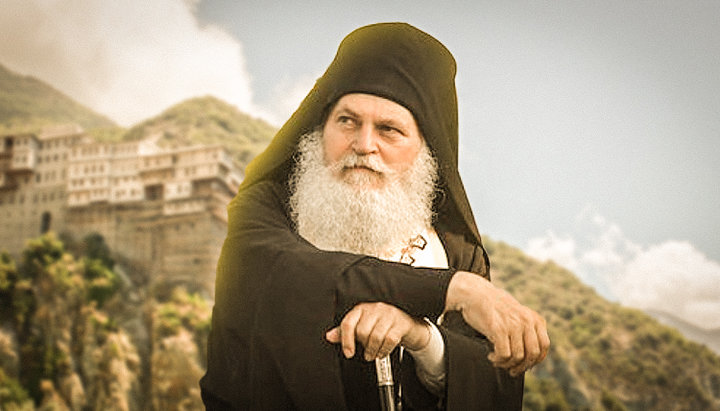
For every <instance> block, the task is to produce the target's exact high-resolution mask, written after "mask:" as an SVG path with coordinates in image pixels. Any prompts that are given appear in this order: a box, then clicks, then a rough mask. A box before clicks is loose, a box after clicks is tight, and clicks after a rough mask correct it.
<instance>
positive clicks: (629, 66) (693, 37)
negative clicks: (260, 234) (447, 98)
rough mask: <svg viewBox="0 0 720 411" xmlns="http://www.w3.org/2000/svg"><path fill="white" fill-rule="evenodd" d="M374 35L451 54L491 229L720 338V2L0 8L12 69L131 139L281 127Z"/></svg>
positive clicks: (484, 222)
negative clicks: (336, 59)
mask: <svg viewBox="0 0 720 411" xmlns="http://www.w3.org/2000/svg"><path fill="white" fill-rule="evenodd" d="M380 21H406V22H408V23H411V24H413V25H415V26H417V27H419V28H420V29H422V30H424V31H426V32H428V33H430V34H432V35H433V36H435V37H436V38H438V39H439V40H440V41H441V42H443V43H444V44H445V45H446V46H447V47H448V48H449V49H450V51H451V52H452V53H453V54H454V56H455V58H456V60H457V63H458V75H457V88H458V99H459V106H460V113H459V117H460V140H461V149H460V170H461V175H462V176H463V179H464V181H465V185H466V190H467V192H468V196H469V198H470V202H471V204H472V207H473V211H474V213H475V217H476V220H477V223H478V226H479V228H480V231H481V232H482V233H484V234H486V235H488V236H489V237H491V238H493V239H494V240H500V241H504V242H506V243H509V244H511V245H514V246H517V247H520V248H522V249H523V250H525V251H526V252H528V253H529V254H530V255H532V256H534V257H536V258H538V259H541V260H545V259H552V260H554V261H556V262H558V263H559V264H561V265H563V266H565V267H567V268H569V269H571V270H573V271H574V272H575V273H576V274H577V275H578V276H579V277H580V278H581V279H582V280H583V281H585V282H586V283H588V284H589V285H591V286H593V287H595V289H596V290H598V292H600V293H601V294H602V295H603V296H605V297H607V298H609V299H611V300H613V301H619V302H621V303H622V304H625V305H628V306H633V307H638V308H643V309H657V310H661V311H669V312H671V313H673V314H675V315H677V316H679V317H681V318H683V319H686V320H687V321H689V322H691V323H694V324H696V325H698V326H701V327H705V328H712V327H715V328H716V327H720V315H719V314H720V263H718V261H720V236H718V234H717V233H718V232H719V231H720V216H718V210H719V209H720V184H718V181H717V180H718V176H720V161H718V160H720V53H718V52H717V50H720V30H718V29H717V22H718V21H720V2H717V1H702V0H699V1H693V2H677V1H673V0H666V1H663V0H656V1H630V0H626V1H604V2H595V1H577V0H572V1H571V0H558V1H552V2H549V1H508V2H497V1H447V2H437V1H426V0H416V1H387V0H385V1H377V0H366V1H363V2H357V1H341V0H336V1H326V0H319V1H314V2H313V3H312V7H309V6H304V5H303V4H302V3H301V2H279V1H277V2H272V1H245V0H243V1H235V0H154V1H151V2H148V1H141V0H131V1H125V2H111V1H100V0H97V1H93V0H66V1H60V0H3V1H2V2H0V64H3V65H5V66H6V67H8V68H9V69H11V70H13V71H16V72H18V73H21V74H26V75H32V76H35V77H37V78H40V79H42V80H44V81H46V82H48V83H50V84H52V85H53V86H54V87H56V88H57V89H59V90H61V91H62V92H64V93H66V94H67V95H69V96H70V97H72V98H74V99H76V100H77V101H79V102H81V103H82V104H85V105H87V106H88V107H91V108H93V109H94V110H96V111H98V112H100V113H102V114H105V115H107V116H108V117H110V118H112V119H113V120H115V121H116V122H118V123H119V124H121V125H124V126H130V125H132V124H134V123H136V122H139V121H141V120H143V119H146V118H149V117H152V116H154V115H156V114H158V113H160V112H161V111H163V110H164V109H165V108H167V107H169V106H171V105H173V104H175V103H177V102H180V101H182V100H184V99H186V98H190V97H194V96H201V95H208V94H210V95H215V96H217V97H219V98H222V99H223V100H225V101H227V102H229V103H231V104H234V105H236V106H237V107H238V108H239V109H241V110H243V111H246V112H248V113H250V114H252V115H254V116H257V117H261V118H264V119H266V120H268V121H269V122H271V123H273V124H275V125H278V126H279V125H281V124H282V122H283V121H284V120H285V119H287V117H288V116H289V114H290V113H291V112H292V111H293V110H294V109H295V108H297V105H298V103H299V102H300V100H301V99H302V97H304V95H305V94H306V93H307V91H308V90H309V89H310V87H311V86H312V84H313V82H314V81H315V79H316V78H317V77H319V76H320V75H321V74H322V72H323V71H324V70H325V68H326V66H327V65H328V64H329V62H330V60H331V59H332V57H333V55H334V53H335V51H336V49H337V46H338V44H339V42H340V40H341V39H342V38H343V37H344V36H345V35H346V34H347V33H349V32H350V31H352V30H353V29H355V28H357V27H360V26H362V25H365V24H369V23H375V22H380Z"/></svg>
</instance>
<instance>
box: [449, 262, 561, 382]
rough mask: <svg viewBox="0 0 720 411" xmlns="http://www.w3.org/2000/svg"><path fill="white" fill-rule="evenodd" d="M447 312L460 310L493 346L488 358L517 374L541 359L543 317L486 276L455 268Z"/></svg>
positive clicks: (546, 342) (544, 333)
mask: <svg viewBox="0 0 720 411" xmlns="http://www.w3.org/2000/svg"><path fill="white" fill-rule="evenodd" d="M445 308H446V310H447V311H451V310H456V311H460V312H461V313H462V316H463V318H464V319H465V321H466V322H467V323H468V324H469V325H470V326H471V327H473V328H474V329H475V330H477V331H478V332H480V333H482V334H484V335H485V336H486V337H487V338H488V339H489V340H490V341H491V342H492V343H493V345H494V347H495V349H494V351H493V352H492V353H490V355H489V356H488V359H489V360H490V361H492V363H493V364H494V365H495V366H496V367H500V368H507V369H509V370H510V374H511V375H513V376H517V375H519V374H521V373H523V372H525V371H527V370H528V369H530V368H531V367H532V366H534V365H535V364H537V363H539V362H541V361H542V360H544V359H545V356H546V355H547V352H548V348H549V347H550V338H549V337H548V334H547V325H546V324H545V320H544V319H543V318H542V317H541V316H540V315H539V314H538V313H536V312H535V311H533V310H531V309H530V308H527V307H525V306H524V305H522V304H520V303H519V302H518V301H517V300H516V299H515V298H513V296H511V295H510V294H509V293H507V292H506V291H504V290H501V289H500V288H497V287H495V286H494V285H492V284H491V283H490V282H489V281H487V280H486V279H484V278H482V277H480V276H478V275H476V274H472V273H468V272H464V271H458V272H457V273H455V275H454V276H453V278H452V279H451V280H450V285H449V286H448V291H447V299H446V301H445Z"/></svg>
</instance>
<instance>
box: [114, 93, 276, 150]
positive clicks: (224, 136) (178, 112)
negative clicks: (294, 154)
mask: <svg viewBox="0 0 720 411" xmlns="http://www.w3.org/2000/svg"><path fill="white" fill-rule="evenodd" d="M275 131H276V130H275V128H274V127H273V126H271V125H270V124H268V123H266V122H265V121H263V120H260V119H257V118H253V117H251V116H249V115H247V114H245V113H243V112H241V111H239V110H238V109H237V108H235V107H234V106H232V105H230V104H228V103H225V102H224V101H222V100H220V99H217V98H215V97H210V96H206V97H198V98H192V99H189V100H185V101H183V102H181V103H179V104H176V105H174V106H172V107H170V108H168V109H167V110H165V111H164V112H162V113H161V114H160V115H158V116H156V117H153V118H151V119H149V120H146V121H144V122H142V123H140V124H138V125H136V126H134V127H132V128H131V129H129V130H128V131H127V133H125V136H124V139H125V140H139V139H142V138H149V137H157V138H158V139H159V140H158V144H160V145H161V146H163V145H164V146H183V145H192V144H220V145H223V146H224V147H225V148H227V149H228V150H229V151H230V152H231V153H233V156H234V157H235V159H236V160H237V161H238V162H239V163H240V164H247V162H248V161H250V159H252V158H253V157H255V156H256V155H257V154H259V153H260V152H261V151H262V150H263V149H264V148H265V147H266V146H267V144H268V143H269V142H270V139H272V137H273V135H274V134H275Z"/></svg>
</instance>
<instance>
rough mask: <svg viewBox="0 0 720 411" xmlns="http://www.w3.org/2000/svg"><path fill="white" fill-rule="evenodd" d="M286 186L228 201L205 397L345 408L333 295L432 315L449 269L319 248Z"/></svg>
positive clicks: (244, 404) (242, 403)
mask: <svg viewBox="0 0 720 411" xmlns="http://www.w3.org/2000/svg"><path fill="white" fill-rule="evenodd" d="M284 202H285V197H284V190H283V188H282V187H281V186H280V185H279V184H276V183H272V182H263V183H258V184H256V185H254V186H252V187H250V188H248V189H246V190H244V191H242V192H241V193H240V194H238V196H236V198H235V199H234V200H233V201H232V202H231V204H230V206H229V207H228V217H229V224H228V236H227V238H226V240H225V243H224V245H223V249H222V253H221V256H220V260H219V262H218V270H217V279H216V290H215V307H214V309H213V324H212V329H211V333H210V338H209V341H208V370H207V373H206V375H205V376H204V377H203V379H202V380H201V389H202V394H203V397H204V398H205V399H206V404H210V403H211V402H216V403H218V404H225V405H232V406H233V407H237V408H245V409H247V408H258V409H266V408H284V409H293V408H298V409H342V408H343V407H344V397H343V388H342V381H341V376H340V367H339V361H340V359H339V356H338V354H337V350H336V348H335V347H333V346H331V345H330V344H329V343H327V342H326V341H325V340H324V335H325V332H326V331H327V330H328V329H330V328H331V327H332V326H334V323H333V322H334V319H335V318H336V316H337V313H338V307H337V302H338V301H343V302H344V303H345V304H347V305H348V306H352V305H354V304H355V303H358V302H362V301H384V302H387V303H390V304H393V305H395V306H397V307H399V308H401V309H403V310H405V311H406V312H408V313H409V314H411V315H414V316H418V317H421V316H428V317H436V316H437V315H439V314H440V313H441V312H442V310H443V308H444V304H445V294H446V291H447V286H448V284H449V281H450V278H451V276H452V274H453V271H452V270H432V269H415V268H412V267H410V266H407V265H404V264H397V263H389V262H383V261H380V260H378V259H375V258H371V257H367V256H361V255H355V254H349V253H341V252H327V251H322V250H319V249H317V248H315V247H313V246H312V245H311V244H309V243H308V242H307V241H305V240H304V239H303V238H301V237H300V236H298V235H297V234H296V233H295V232H294V231H293V230H292V229H291V224H290V221H289V219H288V217H287V215H286V212H285V209H284Z"/></svg>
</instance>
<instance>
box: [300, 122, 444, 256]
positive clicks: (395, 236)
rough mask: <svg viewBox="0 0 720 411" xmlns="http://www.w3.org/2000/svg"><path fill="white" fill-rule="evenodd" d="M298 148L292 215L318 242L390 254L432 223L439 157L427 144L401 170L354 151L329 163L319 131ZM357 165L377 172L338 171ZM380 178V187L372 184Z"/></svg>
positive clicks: (330, 247)
mask: <svg viewBox="0 0 720 411" xmlns="http://www.w3.org/2000/svg"><path fill="white" fill-rule="evenodd" d="M298 154H299V156H298V159H297V164H296V166H295V168H294V170H293V173H292V175H291V177H290V193H291V195H290V216H291V218H292V220H293V222H294V223H295V226H296V228H297V230H298V233H299V234H300V235H301V236H302V237H304V238H305V239H306V240H308V241H309V242H310V243H312V244H313V245H315V246H316V247H318V248H320V249H323V250H329V251H345V252H351V253H357V254H365V255H371V256H375V257H380V258H389V257H390V256H392V255H394V254H396V253H398V252H399V251H400V250H401V249H402V248H403V247H405V246H407V243H408V241H409V240H410V239H411V238H413V237H415V236H417V235H418V234H420V233H421V232H422V231H423V230H425V229H429V228H430V227H431V224H432V219H433V210H432V205H433V199H434V196H435V188H436V180H437V162H436V161H435V158H433V156H432V154H431V153H430V150H429V149H428V147H427V145H426V144H424V143H423V147H422V149H421V150H420V152H419V153H418V155H417V157H416V159H415V161H414V162H413V164H412V165H411V167H410V168H409V169H408V170H406V171H403V172H400V173H397V172H394V171H392V170H389V169H387V167H384V165H382V164H379V163H380V162H379V161H377V159H376V158H372V156H357V155H355V154H354V153H353V154H349V155H348V156H346V157H345V158H343V159H342V160H340V161H338V162H337V163H336V164H333V165H329V166H328V165H326V164H325V159H324V149H323V143H322V133H321V132H319V131H315V132H313V133H309V134H306V135H304V136H303V137H302V138H301V141H300V143H299V145H298ZM352 165H364V166H367V167H370V168H371V169H373V170H375V173H372V172H369V171H362V172H358V171H353V172H350V174H348V175H346V176H345V177H344V178H340V177H338V176H337V171H338V170H340V169H342V167H344V166H352ZM377 182H380V183H381V184H380V187H377V188H374V187H368V186H370V185H372V184H373V183H377Z"/></svg>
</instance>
